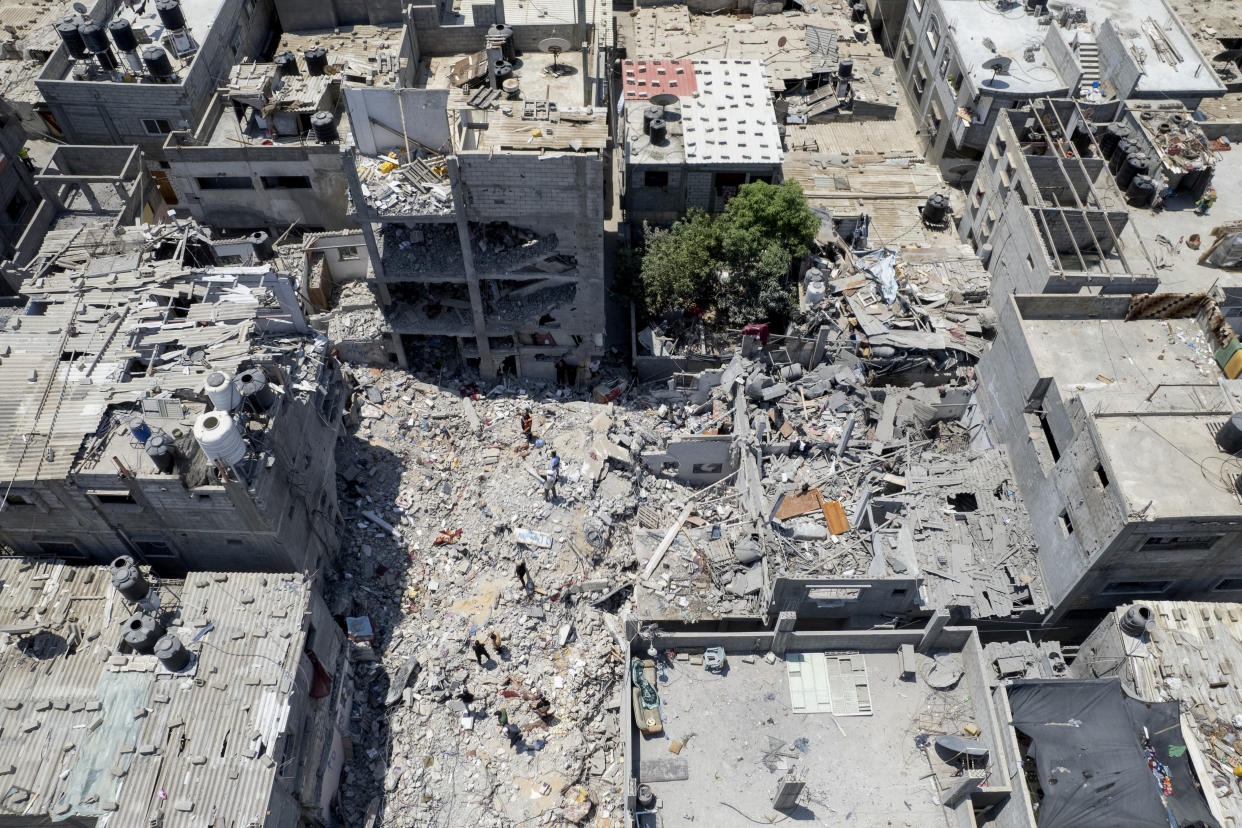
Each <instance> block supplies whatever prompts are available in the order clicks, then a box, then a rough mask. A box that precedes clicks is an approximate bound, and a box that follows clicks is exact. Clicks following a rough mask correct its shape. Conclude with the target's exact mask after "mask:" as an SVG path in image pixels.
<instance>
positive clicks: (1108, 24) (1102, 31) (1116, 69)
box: [1095, 19, 1143, 100]
mask: <svg viewBox="0 0 1242 828" xmlns="http://www.w3.org/2000/svg"><path fill="white" fill-rule="evenodd" d="M1095 41H1096V45H1097V46H1098V47H1099V50H1100V77H1101V78H1106V79H1107V80H1108V81H1109V82H1110V83H1111V84H1112V85H1113V87H1114V88H1115V90H1116V96H1117V97H1118V98H1120V99H1121V100H1125V99H1126V98H1128V97H1130V94H1131V93H1132V92H1134V87H1135V86H1136V85H1138V81H1139V76H1140V75H1142V73H1143V70H1142V68H1141V67H1139V65H1138V64H1137V63H1135V61H1134V56H1133V55H1131V54H1130V49H1129V48H1128V47H1127V46H1126V44H1125V43H1123V42H1122V40H1121V37H1120V36H1119V35H1118V34H1117V27H1116V26H1114V25H1113V21H1112V20H1111V19H1109V20H1105V21H1104V22H1103V23H1101V24H1100V27H1099V30H1098V31H1097V32H1096V35H1095Z"/></svg>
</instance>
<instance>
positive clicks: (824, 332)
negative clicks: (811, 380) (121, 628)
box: [807, 325, 828, 368]
mask: <svg viewBox="0 0 1242 828" xmlns="http://www.w3.org/2000/svg"><path fill="white" fill-rule="evenodd" d="M827 344H828V326H827V325H821V326H820V328H819V334H818V335H816V337H815V349H814V350H813V351H811V364H810V365H808V366H807V368H814V367H815V366H816V365H819V363H820V362H821V361H823V359H824V348H825V347H826V346H827Z"/></svg>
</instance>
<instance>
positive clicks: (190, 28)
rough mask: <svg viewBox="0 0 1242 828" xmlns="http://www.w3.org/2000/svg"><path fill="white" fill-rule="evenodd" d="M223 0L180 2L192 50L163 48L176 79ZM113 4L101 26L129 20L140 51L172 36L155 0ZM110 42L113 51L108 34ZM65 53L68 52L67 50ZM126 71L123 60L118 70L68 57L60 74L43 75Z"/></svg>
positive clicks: (102, 75) (102, 76) (103, 75)
mask: <svg viewBox="0 0 1242 828" xmlns="http://www.w3.org/2000/svg"><path fill="white" fill-rule="evenodd" d="M113 2H114V0H105V3H106V4H108V5H111V4H113ZM224 3H225V0H186V2H183V3H181V13H182V15H184V17H185V25H186V31H187V32H188V33H189V36H190V41H191V51H187V52H186V53H185V54H182V55H178V54H177V53H176V52H175V51H169V50H168V49H167V48H166V49H165V51H166V52H167V53H168V60H169V62H170V63H172V66H173V70H174V71H175V72H177V73H178V77H177V81H178V82H181V81H184V80H185V76H184V74H183V73H184V72H185V71H188V70H189V68H190V66H191V65H192V64H193V62H194V60H195V59H196V58H197V57H198V50H199V49H200V48H202V45H203V43H204V42H205V41H206V39H207V35H208V33H209V32H210V31H211V27H212V26H213V25H214V24H215V22H216V17H217V16H219V14H220V10H221V9H223V8H224ZM105 7H106V6H105ZM114 8H115V13H114V14H112V15H110V16H108V18H107V19H106V20H105V21H103V27H104V29H107V27H108V23H110V22H111V21H113V20H116V19H124V20H128V21H129V24H130V26H132V27H133V30H134V35H135V36H136V38H137V39H138V51H139V53H141V51H142V48H143V46H144V45H147V44H151V43H154V44H158V45H164V43H163V41H164V38H165V37H166V36H171V33H170V32H169V31H168V30H167V29H166V28H165V27H164V22H163V21H162V20H161V19H160V16H159V14H158V13H156V10H155V3H154V2H146V3H140V4H138V6H137V8H136V9H135V8H134V7H131V6H130V5H129V4H128V3H123V2H118V3H115V5H114ZM67 11H68V10H67ZM109 43H110V44H111V45H112V47H113V51H114V54H115V47H116V44H115V43H114V42H113V41H112V40H111V36H110V35H109ZM67 55H68V52H67V51H66V56H67ZM118 57H119V55H118ZM80 64H81V65H84V66H85V67H86V68H87V72H86V73H85V74H83V75H81V76H80V77H79V75H78V74H77V71H80V70H78V67H79V65H80ZM75 70H77V71H75ZM128 71H129V68H128V67H127V66H126V65H125V63H124V61H122V62H121V66H120V69H119V70H118V72H100V71H99V70H98V66H97V65H96V64H95V61H94V60H92V59H86V60H81V61H78V60H72V59H70V60H68V61H67V62H66V64H65V68H64V70H63V72H62V73H61V74H59V76H57V77H51V78H46V79H45V80H76V81H113V82H115V81H117V80H119V79H120V74H119V73H125V72H128ZM138 79H139V81H147V80H148V78H147V77H146V75H145V73H144V74H143V75H142V76H139V78H138Z"/></svg>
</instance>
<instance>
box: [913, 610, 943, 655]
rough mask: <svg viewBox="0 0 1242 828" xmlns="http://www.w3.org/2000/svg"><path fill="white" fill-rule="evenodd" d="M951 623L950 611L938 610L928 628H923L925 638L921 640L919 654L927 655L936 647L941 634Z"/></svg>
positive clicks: (929, 621)
mask: <svg viewBox="0 0 1242 828" xmlns="http://www.w3.org/2000/svg"><path fill="white" fill-rule="evenodd" d="M948 623H949V611H948V610H946V609H938V610H936V613H935V615H933V616H932V617H931V618H929V619H928V620H927V626H925V627H924V628H923V637H922V638H921V639H920V640H919V652H920V653H925V652H927V651H928V650H931V649H933V648H934V647H935V646H936V640H937V639H939V638H940V632H941V631H942V630H943V629H944V628H945V626H947V625H948Z"/></svg>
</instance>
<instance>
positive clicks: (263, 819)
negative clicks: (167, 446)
mask: <svg viewBox="0 0 1242 828" xmlns="http://www.w3.org/2000/svg"><path fill="white" fill-rule="evenodd" d="M0 584H3V586H2V587H0V628H3V629H4V636H3V637H4V639H5V642H6V646H5V648H4V651H3V654H0V677H2V678H0V723H2V724H3V734H2V735H0V746H2V748H3V753H4V757H5V758H4V766H3V768H2V770H3V771H4V773H3V774H2V776H3V779H4V791H3V796H0V825H4V826H31V825H52V824H55V825H65V826H72V828H95V827H96V826H102V825H127V826H142V825H157V824H158V825H164V826H168V828H174V827H175V826H181V827H183V828H188V826H193V825H202V824H204V823H205V822H206V823H211V822H214V823H216V824H222V823H223V824H231V825H263V826H281V828H299V826H305V825H322V824H326V823H328V822H331V821H332V814H331V810H330V806H331V803H332V802H333V799H334V797H335V796H336V792H337V785H338V781H339V778H340V772H341V767H342V765H343V763H344V758H345V750H346V744H347V742H346V739H347V734H346V733H345V723H346V722H348V717H349V710H350V701H351V699H350V687H351V682H350V681H349V679H350V664H349V660H348V659H347V658H346V652H345V636H344V634H343V632H342V631H341V629H340V627H339V626H338V625H337V624H336V622H335V621H334V620H333V619H332V616H331V614H330V613H329V612H328V609H327V607H326V606H325V605H324V603H323V600H322V599H321V598H320V597H319V595H318V592H317V589H316V586H315V585H314V584H313V583H312V582H311V581H310V580H308V579H307V578H305V577H304V576H302V575H299V574H276V575H273V574H259V573H251V574H243V573H237V572H222V571H210V572H201V573H196V574H194V575H191V576H189V577H188V578H186V579H185V580H184V581H169V580H163V579H156V578H155V577H154V576H153V574H152V573H150V572H149V571H146V570H144V569H142V568H139V567H135V566H134V565H133V559H132V558H124V557H123V558H119V559H118V560H117V561H115V562H114V563H113V564H112V565H110V566H108V567H98V566H88V567H83V566H72V565H67V564H65V563H63V562H58V561H32V560H29V559H17V558H9V559H0ZM50 744H55V745H56V749H55V750H54V751H51V752H49V751H48V750H47V746H48V745H50Z"/></svg>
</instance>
